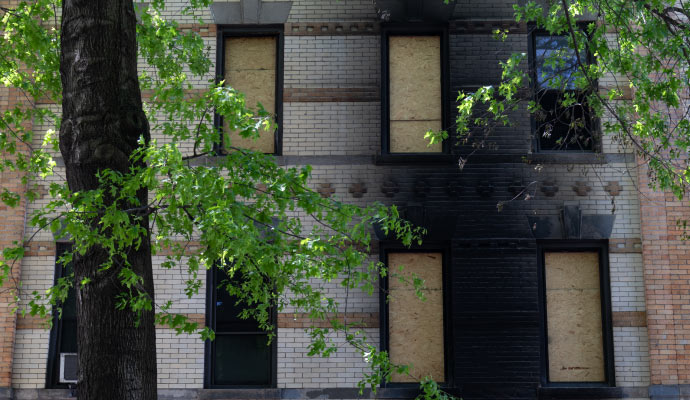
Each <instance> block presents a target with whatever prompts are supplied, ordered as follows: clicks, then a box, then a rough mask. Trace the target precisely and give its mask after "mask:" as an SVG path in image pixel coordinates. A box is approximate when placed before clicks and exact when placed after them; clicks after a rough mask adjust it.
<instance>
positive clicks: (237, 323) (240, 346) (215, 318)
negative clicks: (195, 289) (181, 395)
mask: <svg viewBox="0 0 690 400" xmlns="http://www.w3.org/2000/svg"><path fill="white" fill-rule="evenodd" d="M210 275H211V277H212V281H211V282H210V287H212V288H214V289H213V292H212V296H211V297H212V298H211V313H212V315H211V328H212V329H213V330H214V331H215V333H216V339H215V340H213V341H212V342H211V343H210V349H211V352H210V353H211V354H210V360H207V362H209V363H210V366H211V370H210V374H211V375H210V385H211V386H269V385H271V384H272V376H273V367H272V365H273V346H274V345H275V339H274V342H273V343H271V344H270V345H269V344H268V334H267V333H266V332H265V331H263V330H261V328H259V324H258V322H256V321H255V320H254V319H252V318H249V319H242V318H240V317H239V314H240V313H241V312H242V310H243V309H244V308H245V305H243V304H236V301H237V299H236V298H234V297H233V296H231V295H229V294H228V292H227V290H226V286H227V285H229V284H237V283H238V281H239V279H240V278H238V277H237V276H235V277H233V278H228V277H227V275H226V273H225V271H224V270H219V269H218V268H214V269H213V270H212V271H211V273H210Z"/></svg>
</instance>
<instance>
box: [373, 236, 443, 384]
mask: <svg viewBox="0 0 690 400" xmlns="http://www.w3.org/2000/svg"><path fill="white" fill-rule="evenodd" d="M384 257H385V263H386V265H387V267H388V276H387V277H386V279H385V280H384V281H383V282H382V286H383V288H382V302H381V304H382V306H381V307H382V310H381V312H382V315H383V317H384V318H383V319H384V321H385V322H384V323H383V324H382V328H383V330H384V332H386V331H387V332H386V333H387V335H382V347H383V348H384V349H386V350H388V354H389V357H390V360H391V362H392V363H394V364H407V365H410V366H411V368H410V375H411V376H407V375H399V374H395V375H393V378H392V382H393V383H405V382H419V381H420V380H422V379H424V377H427V376H429V377H432V378H433V379H434V380H436V381H437V382H447V379H446V377H447V372H448V371H447V368H446V356H445V355H446V353H447V350H448V349H447V346H446V343H445V342H446V341H445V331H446V329H445V325H446V321H445V319H446V318H445V308H446V307H445V296H444V286H445V285H444V269H445V268H444V259H445V254H444V252H443V251H434V250H429V251H426V250H423V251H404V250H394V249H391V250H389V251H385V255H384ZM415 279H421V280H423V282H424V285H423V287H424V288H423V289H422V294H423V297H424V298H425V300H424V301H422V300H420V299H419V298H418V296H417V293H416V290H415V286H414V284H413V281H414V280H415Z"/></svg>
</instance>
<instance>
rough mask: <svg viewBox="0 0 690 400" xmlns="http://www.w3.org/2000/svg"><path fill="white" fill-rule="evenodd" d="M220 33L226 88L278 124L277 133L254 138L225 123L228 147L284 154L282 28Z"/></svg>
mask: <svg viewBox="0 0 690 400" xmlns="http://www.w3.org/2000/svg"><path fill="white" fill-rule="evenodd" d="M220 32H221V33H220V37H221V44H220V47H221V50H222V53H221V54H222V56H221V57H220V60H219V61H220V64H221V65H222V68H221V71H222V75H223V79H225V83H226V85H229V86H231V87H232V88H234V89H236V90H238V91H240V92H242V93H243V94H244V96H245V99H246V104H247V107H249V108H252V109H255V108H256V106H257V104H258V103H261V105H262V106H263V107H264V109H265V110H266V111H267V112H269V113H270V114H272V115H273V118H274V120H275V122H276V124H278V129H277V130H276V131H265V130H261V131H260V132H259V134H260V136H259V138H258V139H253V138H243V137H241V136H240V135H239V133H238V132H237V131H233V130H231V129H230V128H229V127H228V126H227V124H226V123H224V122H223V123H222V126H223V131H224V132H225V133H226V138H225V140H226V143H225V146H226V148H227V147H229V146H233V147H240V148H245V149H251V150H255V151H260V152H262V153H267V154H280V152H281V143H280V134H281V132H282V130H281V128H280V125H281V124H280V123H281V120H280V116H281V113H282V101H281V98H282V84H283V80H282V42H283V36H282V26H281V27H260V28H257V29H250V28H248V27H241V28H237V29H234V28H225V29H221V31H220ZM228 141H229V143H228Z"/></svg>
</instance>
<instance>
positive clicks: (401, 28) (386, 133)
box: [377, 23, 454, 164]
mask: <svg viewBox="0 0 690 400" xmlns="http://www.w3.org/2000/svg"><path fill="white" fill-rule="evenodd" d="M391 36H439V38H440V40H441V48H440V50H441V127H442V128H447V127H448V126H449V117H450V101H449V99H448V96H449V93H450V66H449V48H448V43H449V39H448V27H447V25H446V24H430V23H414V24H410V23H387V24H383V25H382V27H381V89H380V90H381V154H380V155H379V156H378V157H377V163H378V164H398V163H402V164H405V163H449V162H454V160H453V159H454V158H453V157H452V156H451V155H450V150H451V145H450V142H451V138H448V139H446V140H444V141H443V143H442V146H441V148H442V150H441V152H438V153H424V152H421V153H420V152H416V153H391V152H390V72H389V40H388V39H389V38H390V37H391Z"/></svg>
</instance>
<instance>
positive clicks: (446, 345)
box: [379, 241, 455, 390]
mask: <svg viewBox="0 0 690 400" xmlns="http://www.w3.org/2000/svg"><path fill="white" fill-rule="evenodd" d="M390 253H441V254H442V257H443V261H442V276H441V279H442V282H443V364H444V369H445V377H444V381H443V382H439V380H438V379H436V378H435V380H436V381H437V382H439V386H440V387H442V388H444V389H448V390H452V389H454V377H455V373H454V368H455V364H454V362H453V361H454V357H453V355H454V351H453V332H452V327H453V324H452V317H451V316H452V297H451V296H452V270H451V252H450V245H449V244H448V243H447V242H442V241H425V242H424V244H423V245H421V246H411V247H406V246H404V245H402V244H401V243H392V242H381V243H380V244H379V261H380V262H381V263H383V265H385V266H386V268H388V269H389V267H388V254H390ZM389 270H390V269H389ZM389 276H390V273H387V274H386V275H385V276H383V277H379V327H380V328H379V332H380V333H379V336H380V349H381V351H386V352H387V351H388V350H389V338H388V334H389V333H388V328H389V327H388V299H387V297H388V280H389ZM381 387H382V388H401V389H411V390H418V389H419V382H381Z"/></svg>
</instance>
